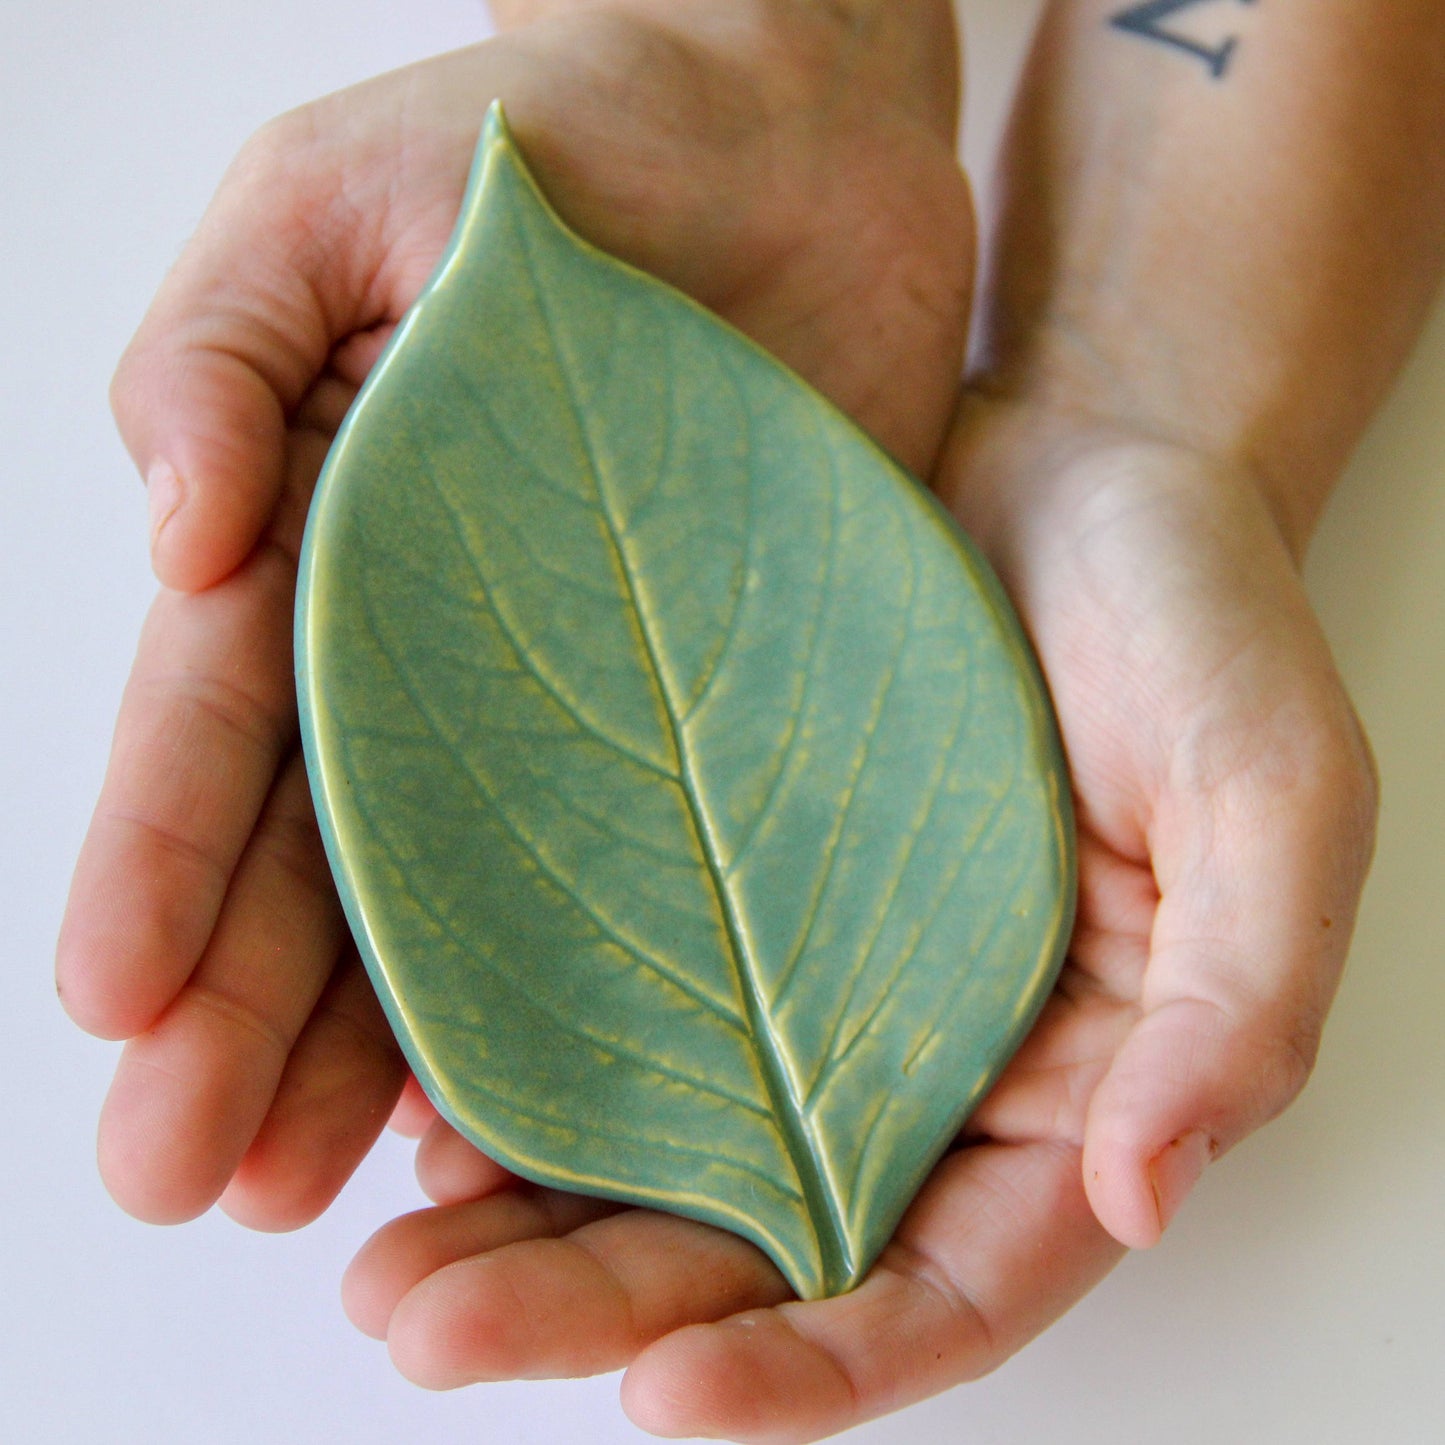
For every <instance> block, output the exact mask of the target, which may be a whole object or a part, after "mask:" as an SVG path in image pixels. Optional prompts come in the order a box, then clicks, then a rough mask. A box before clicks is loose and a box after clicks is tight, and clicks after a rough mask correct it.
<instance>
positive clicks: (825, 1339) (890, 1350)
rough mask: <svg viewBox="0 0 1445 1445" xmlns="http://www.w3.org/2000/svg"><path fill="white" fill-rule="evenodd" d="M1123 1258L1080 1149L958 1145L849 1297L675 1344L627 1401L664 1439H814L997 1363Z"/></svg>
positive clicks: (627, 1386) (628, 1390)
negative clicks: (1099, 1212) (1086, 1181)
mask: <svg viewBox="0 0 1445 1445" xmlns="http://www.w3.org/2000/svg"><path fill="white" fill-rule="evenodd" d="M1119 1254H1120V1249H1119V1246H1118V1245H1117V1244H1116V1243H1115V1242H1114V1241H1113V1240H1111V1239H1110V1238H1109V1237H1108V1236H1107V1235H1106V1234H1105V1233H1104V1231H1103V1230H1102V1229H1101V1228H1100V1226H1099V1224H1098V1222H1097V1221H1096V1220H1095V1219H1094V1217H1093V1215H1092V1213H1091V1212H1090V1209H1089V1205H1088V1201H1087V1200H1086V1198H1085V1196H1084V1192H1083V1188H1082V1185H1081V1181H1080V1177H1079V1156H1078V1152H1077V1151H1076V1150H1074V1149H1072V1148H1069V1147H1067V1146H1063V1145H1057V1144H1028V1145H1008V1146H1003V1145H993V1146H979V1147H976V1148H969V1149H965V1150H962V1151H960V1152H958V1153H956V1154H953V1155H951V1156H949V1157H947V1158H946V1159H945V1160H944V1161H943V1163H942V1164H941V1165H940V1166H939V1168H938V1169H937V1170H935V1172H934V1174H933V1176H932V1178H931V1179H930V1180H929V1183H928V1184H927V1186H926V1187H925V1188H924V1191H923V1193H922V1194H921V1195H920V1196H919V1197H918V1199H917V1200H916V1201H915V1203H914V1205H913V1207H912V1209H911V1210H910V1211H909V1213H908V1215H907V1216H906V1217H905V1219H904V1221H903V1224H902V1226H901V1227H900V1229H899V1232H898V1235H897V1237H896V1239H895V1242H894V1243H893V1244H892V1245H890V1246H889V1248H888V1249H887V1250H885V1252H884V1254H883V1256H882V1258H881V1259H880V1260H879V1262H878V1264H877V1265H875V1266H874V1268H873V1270H872V1271H871V1272H870V1273H869V1275H868V1277H867V1279H865V1280H864V1282H863V1283H862V1284H861V1285H860V1286H859V1287H858V1288H857V1289H856V1290H854V1291H853V1292H852V1293H851V1294H846V1295H842V1296H840V1297H839V1298H836V1299H831V1300H821V1301H816V1302H812V1303H807V1304H800V1303H798V1302H796V1301H794V1302H791V1303H788V1304H784V1305H781V1306H780V1307H778V1308H776V1309H771V1310H749V1311H748V1312H747V1313H744V1314H741V1315H737V1316H735V1317H733V1318H730V1319H724V1320H722V1321H720V1322H719V1323H716V1324H701V1325H697V1326H695V1327H693V1328H690V1329H683V1330H680V1331H679V1332H677V1333H675V1334H670V1335H668V1336H667V1337H666V1338H663V1339H662V1340H660V1341H659V1342H658V1343H656V1344H654V1345H653V1346H652V1347H651V1348H650V1349H647V1350H645V1351H644V1352H643V1353H642V1354H641V1355H640V1357H639V1358H638V1359H637V1360H636V1361H635V1362H634V1364H633V1365H632V1368H631V1369H630V1370H629V1371H628V1373H627V1376H626V1378H625V1379H624V1381H623V1385H622V1403H623V1407H624V1408H625V1409H626V1410H627V1413H628V1414H629V1415H630V1416H631V1417H632V1418H633V1420H635V1421H636V1422H637V1423H638V1424H639V1425H641V1426H642V1428H643V1429H645V1430H648V1431H651V1432H652V1433H653V1434H657V1435H663V1436H666V1437H668V1438H680V1437H690V1436H691V1437H695V1436H701V1437H705V1438H709V1439H712V1438H725V1439H729V1440H741V1441H768V1442H784V1441H806V1440H816V1439H819V1438H821V1437H822V1436H824V1435H828V1434H832V1433H833V1432H834V1431H837V1430H841V1429H845V1428H847V1427H848V1426H850V1425H855V1424H857V1423H859V1422H860V1421H863V1420H867V1419H870V1418H872V1417H874V1416H877V1415H881V1414H883V1413H885V1412H887V1411H890V1410H897V1409H901V1408H902V1407H903V1406H905V1405H908V1404H911V1403H913V1402H914V1401H916V1400H919V1399H922V1398H924V1397H925V1396H927V1395H930V1394H933V1393H936V1392H937V1391H939V1390H942V1389H945V1388H947V1387H949V1386H951V1385H954V1384H957V1383H959V1382H960V1381H963V1380H968V1379H973V1378H976V1377H977V1376H979V1375H982V1374H984V1373H986V1372H987V1371H988V1370H991V1369H993V1368H994V1367H995V1366H997V1365H998V1364H1000V1363H1001V1362H1002V1361H1003V1360H1005V1359H1006V1358H1007V1357H1008V1356H1009V1355H1010V1354H1012V1353H1013V1352H1014V1351H1015V1350H1017V1349H1019V1348H1020V1347H1021V1346H1022V1345H1023V1344H1025V1343H1026V1342H1027V1341H1028V1340H1030V1339H1031V1338H1032V1337H1033V1336H1034V1335H1035V1334H1037V1333H1038V1332H1039V1331H1040V1330H1042V1329H1043V1328H1044V1327H1045V1326H1046V1325H1048V1324H1049V1323H1051V1322H1052V1321H1053V1320H1054V1319H1056V1318H1057V1317H1058V1316H1059V1315H1060V1314H1062V1313H1063V1312H1064V1311H1065V1310H1066V1309H1068V1307H1069V1306H1070V1305H1071V1304H1073V1303H1074V1302H1075V1301H1076V1300H1078V1299H1079V1298H1080V1297H1081V1296H1082V1295H1084V1294H1085V1293H1086V1292H1087V1291H1088V1290H1089V1289H1090V1288H1091V1287H1092V1286H1093V1285H1094V1284H1096V1283H1097V1282H1098V1280H1099V1279H1100V1278H1102V1276H1103V1275H1104V1274H1105V1273H1106V1272H1107V1271H1108V1269H1109V1268H1110V1267H1111V1266H1112V1265H1113V1263H1114V1262H1115V1261H1116V1260H1117V1259H1118V1257H1119Z"/></svg>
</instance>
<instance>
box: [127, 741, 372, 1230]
mask: <svg viewBox="0 0 1445 1445" xmlns="http://www.w3.org/2000/svg"><path fill="white" fill-rule="evenodd" d="M344 931H345V922H344V920H343V918H342V916H341V909H340V906H339V904H338V903H337V901H336V895H335V892H334V890H333V887H332V884H331V876H330V873H329V871H328V869H327V865H326V858H325V855H324V853H323V851H322V847H321V839H320V836H319V835H318V833H317V829H316V822H315V818H314V815H313V813H312V810H311V799H310V794H309V791H308V788H307V783H306V773H305V769H304V767H303V766H302V763H301V759H300V757H299V755H297V756H295V757H293V758H292V760H291V762H290V764H289V765H288V766H287V767H286V769H285V770H284V771H283V772H282V774H281V776H280V778H279V780H278V781H277V785H276V788H275V790H274V791H273V793H272V795H271V797H270V799H269V800H268V802H267V805H266V808H265V811H264V812H263V813H262V815H261V818H260V821H259V823H258V824H257V827H256V832H255V835H254V837H253V838H252V839H251V842H250V843H249V845H248V846H247V848H246V850H245V853H244V855H243V856H242V858H241V860H240V864H239V866H238V867H237V869H236V873H235V877H234V879H233V881H232V884H231V888H230V892H229V893H228V895H227V898H226V902H225V905H224V907H223V908H222V910H221V914H220V918H219V920H218V922H217V925H216V929H215V933H214V935H213V936H212V938H211V940H210V943H209V944H208V946H207V947H206V950H205V953H204V955H203V956H202V958H201V961H200V963H199V965H198V966H197V968H196V970H195V973H194V974H193V975H192V977H191V979H190V980H189V982H188V983H187V984H186V986H185V987H184V988H183V989H182V990H181V992H180V993H179V995H178V996H177V998H176V999H175V1001H174V1002H173V1003H172V1004H171V1006H170V1007H169V1008H168V1009H167V1010H166V1011H165V1013H164V1014H163V1015H162V1016H161V1018H160V1019H159V1020H158V1021H157V1022H156V1023H155V1025H154V1026H153V1027H151V1028H150V1029H147V1030H146V1031H145V1032H144V1033H142V1034H140V1035H138V1036H137V1037H136V1038H133V1039H132V1040H131V1041H130V1043H129V1044H127V1045H126V1048H125V1049H124V1050H123V1052H122V1054H121V1058H120V1063H119V1065H118V1067H117V1069H116V1075H115V1079H114V1081H113V1083H112V1085H111V1089H110V1093H109V1095H108V1097H107V1099H106V1103H105V1108H104V1110H103V1111H102V1115H101V1125H100V1166H101V1173H102V1176H103V1177H104V1179H105V1182H106V1185H107V1187H108V1188H109V1189H110V1191H111V1193H112V1194H113V1195H114V1196H115V1198H116V1199H117V1201H118V1202H119V1203H120V1204H121V1205H122V1206H123V1207H124V1208H125V1209H127V1210H128V1211H129V1212H130V1213H132V1214H134V1215H136V1216H137V1217H138V1218H141V1219H145V1220H148V1221H150V1222H152V1223H158V1224H159V1223H174V1222H177V1221H179V1220H183V1219H190V1218H193V1217H194V1216H195V1215H197V1214H199V1213H201V1212H202V1211H204V1210H205V1209H208V1208H209V1207H210V1206H211V1205H212V1204H213V1203H214V1202H215V1201H216V1199H217V1198H218V1197H219V1195H220V1193H221V1191H222V1189H223V1188H224V1187H225V1185H226V1181H227V1180H228V1179H229V1178H230V1177H231V1175H232V1173H233V1172H234V1170H235V1168H236V1165H237V1164H238V1162H239V1161H240V1159H241V1157H242V1155H243V1154H244V1153H245V1152H246V1149H247V1148H248V1147H249V1145H250V1144H251V1141H252V1139H253V1138H254V1137H255V1134H256V1131H257V1129H258V1128H259V1127H260V1125H261V1121H262V1119H263V1118H264V1117H265V1116H266V1112H267V1110H268V1109H269V1108H270V1107H271V1101H272V1097H273V1095H274V1094H275V1091H276V1087H277V1084H278V1082H279V1080H280V1079H281V1076H282V1070H283V1069H284V1067H285V1065H286V1060H287V1057H288V1056H289V1054H290V1052H291V1047H292V1044H293V1043H294V1042H295V1040H296V1037H297V1035H298V1034H299V1032H300V1031H301V1028H302V1025H303V1024H304V1023H305V1021H306V1018H307V1015H308V1014H310V1012H311V1010H312V1007H313V1006H314V1004H315V1002H316V999H317V996H318V995H319V994H320V992H321V989H322V987H323V986H324V984H325V982H326V979H327V976H328V975H329V974H330V972H331V970H332V968H333V966H334V964H335V960H336V955H337V950H338V948H339V947H340V944H341V940H342V937H343V934H344Z"/></svg>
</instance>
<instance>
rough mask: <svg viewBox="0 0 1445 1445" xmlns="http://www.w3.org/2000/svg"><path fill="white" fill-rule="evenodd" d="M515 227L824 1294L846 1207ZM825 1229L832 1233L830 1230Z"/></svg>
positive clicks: (842, 1263) (841, 1259) (838, 1275)
mask: <svg viewBox="0 0 1445 1445" xmlns="http://www.w3.org/2000/svg"><path fill="white" fill-rule="evenodd" d="M513 220H514V225H515V226H516V231H517V234H518V240H519V242H520V250H521V252H522V255H523V258H524V259H525V262H526V266H527V272H528V278H529V279H530V281H531V283H532V293H533V295H534V296H535V297H536V298H537V306H538V309H539V311H540V312H541V314H542V319H543V321H544V322H545V324H546V329H547V336H548V340H549V341H550V342H551V346H552V351H553V355H554V357H555V360H556V368H557V374H558V376H559V377H560V378H561V381H562V386H563V390H564V392H565V394H566V397H567V402H568V405H569V408H570V409H571V412H572V416H573V420H574V422H575V424H576V426H577V431H578V435H579V437H580V439H581V442H582V449H583V453H584V455H585V456H586V458H587V464H588V467H589V469H590V470H591V473H592V480H593V484H594V486H595V488H596V492H597V499H598V502H599V504H600V508H601V515H602V520H603V524H604V526H605V528H606V531H607V536H608V540H609V543H610V545H611V548H612V552H613V555H614V557H615V559H616V563H617V570H618V572H619V574H620V576H621V578H622V582H623V586H624V587H625V588H626V590H627V599H628V602H629V604H630V605H631V608H632V612H633V615H634V617H635V618H636V620H637V630H638V635H639V637H640V638H641V641H642V646H643V649H644V651H645V652H646V654H647V662H648V667H649V669H650V671H651V673H652V677H653V681H654V682H655V684H656V686H657V691H658V696H659V698H660V700H661V702H662V706H663V711H664V713H665V714H666V717H667V723H668V727H669V730H670V732H671V735H672V742H673V748H674V751H675V754H676V757H677V760H678V779H677V782H678V786H679V788H680V789H681V792H682V795H683V797H684V799H685V800H686V802H687V808H688V815H689V819H690V821H691V823H692V828H693V833H694V836H695V837H696V839H697V845H698V852H699V853H700V855H701V856H702V859H703V863H704V865H705V866H706V868H707V870H708V874H709V877H710V879H711V882H712V887H713V892H714V895H715V896H716V898H717V901H718V906H719V911H720V912H721V914H722V919H723V926H724V929H725V931H726V933H727V939H728V946H729V950H730V952H731V954H732V962H733V968H734V970H735V972H736V974H737V977H738V981H739V984H740V992H741V993H742V998H743V1007H744V1010H745V1012H746V1016H747V1021H748V1025H749V1032H750V1034H751V1037H752V1040H753V1043H754V1051H755V1053H756V1055H757V1059H758V1062H759V1064H760V1066H761V1073H762V1076H763V1083H764V1086H765V1087H766V1089H767V1091H768V1096H769V1101H770V1103H771V1104H772V1109H773V1115H774V1118H775V1119H776V1121H777V1124H778V1132H779V1134H780V1135H781V1138H782V1142H783V1146H784V1148H785V1149H786V1151H787V1154H788V1157H789V1161H790V1162H791V1164H792V1166H793V1169H794V1172H795V1173H796V1174H797V1177H798V1183H799V1185H800V1186H801V1188H802V1192H803V1198H804V1201H805V1202H806V1205H807V1212H808V1216H809V1219H810V1221H811V1223H812V1225H813V1233H814V1238H815V1241H816V1243H817V1246H818V1254H819V1265H820V1283H822V1284H823V1285H824V1287H825V1288H830V1289H831V1288H836V1287H837V1285H838V1283H839V1282H840V1281H842V1280H844V1279H846V1278H847V1277H848V1276H849V1274H850V1270H851V1260H850V1258H849V1253H850V1251H849V1250H848V1248H847V1233H846V1229H845V1226H844V1222H843V1217H842V1210H841V1207H840V1203H839V1200H838V1198H837V1195H836V1193H835V1192H834V1190H833V1188H832V1187H831V1185H830V1182H829V1180H828V1177H827V1174H826V1172H825V1170H824V1168H823V1164H822V1160H821V1159H820V1157H819V1150H818V1147H817V1144H816V1143H815V1141H814V1140H813V1139H812V1137H811V1136H810V1134H809V1132H808V1130H807V1127H806V1125H805V1123H804V1120H803V1113H802V1108H801V1105H800V1103H799V1101H798V1099H797V1098H796V1097H795V1096H794V1092H793V1089H792V1086H791V1084H790V1082H789V1080H788V1075H787V1070H786V1067H785V1066H784V1063H783V1060H782V1058H781V1057H780V1055H779V1052H778V1047H777V1040H776V1038H775V1036H774V1034H773V1030H772V1027H771V1021H770V1019H769V1016H768V1012H767V1008H766V1005H765V1003H764V1000H763V995H762V985H761V979H760V976H759V969H758V965H757V962H756V960H755V958H754V956H753V951H752V949H751V947H750V946H749V941H748V937H747V930H746V929H745V927H744V926H743V923H742V920H741V918H740V917H739V916H738V909H737V905H736V902H735V900H734V899H733V896H732V891H731V889H730V887H729V886H728V882H727V878H726V875H725V873H724V872H723V869H722V866H721V864H720V862H719V849H718V845H717V836H716V831H715V828H714V824H713V821H712V818H711V816H710V815H709V812H708V809H707V805H706V804H705V803H704V802H703V800H702V797H701V796H700V794H699V791H698V787H697V783H696V780H695V779H694V777H693V770H692V758H691V754H690V751H689V749H688V746H687V742H686V737H685V734H684V731H683V727H682V722H681V712H680V710H679V708H678V706H677V702H676V700H675V699H674V698H673V696H672V690H671V688H670V687H669V686H668V681H667V676H666V672H665V670H664V668H663V666H662V662H661V659H660V657H659V656H658V653H657V647H656V644H655V643H654V641H653V637H652V630H651V628H650V627H649V624H648V610H647V609H646V608H645V607H644V606H643V602H642V599H641V597H640V596H639V594H638V590H637V585H636V581H635V579H634V572H633V567H632V566H631V564H630V562H629V559H628V555H627V549H626V545H625V542H624V538H623V534H622V530H621V529H620V528H619V526H618V523H617V518H616V516H615V514H614V511H613V507H612V501H611V498H610V496H609V494H608V488H607V484H606V480H605V477H604V471H603V468H602V466H601V465H600V464H599V461H598V452H597V447H596V445H595V443H594V441H593V437H592V432H591V428H590V427H589V425H588V421H587V414H586V411H585V409H584V407H583V405H582V402H581V398H580V397H578V395H577V392H576V388H575V386H574V384H573V380H572V374H571V371H570V369H569V368H568V366H567V365H566V363H565V361H564V359H563V357H562V354H561V352H562V345H561V339H560V332H559V329H558V326H557V322H556V319H555V317H554V316H553V314H552V309H551V306H550V305H549V304H548V298H547V294H546V288H545V286H543V285H542V284H541V281H540V278H539V277H538V274H537V265H536V258H535V257H534V255H533V253H532V242H531V238H530V237H529V236H528V235H527V234H526V229H527V228H526V227H525V226H524V225H522V224H519V223H518V222H517V219H516V218H515V217H514V218H513ZM825 1222H826V1226H827V1227H826V1228H824V1224H825Z"/></svg>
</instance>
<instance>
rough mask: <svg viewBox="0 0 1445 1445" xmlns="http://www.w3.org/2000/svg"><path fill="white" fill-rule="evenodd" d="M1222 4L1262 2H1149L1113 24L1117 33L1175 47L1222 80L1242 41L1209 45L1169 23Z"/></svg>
mask: <svg viewBox="0 0 1445 1445" xmlns="http://www.w3.org/2000/svg"><path fill="white" fill-rule="evenodd" d="M1221 3H1233V4H1235V5H1255V4H1257V3H1258V0H1145V3H1143V4H1141V5H1130V6H1129V7H1128V8H1127V9H1125V10H1120V11H1119V12H1118V14H1116V15H1111V16H1110V17H1109V24H1110V25H1112V26H1113V27H1114V29H1116V30H1124V31H1127V32H1128V33H1129V34H1130V35H1137V36H1139V37H1140V38H1141V39H1143V40H1152V41H1153V42H1154V43H1155V44H1156V45H1168V46H1171V47H1173V48H1174V49H1175V50H1178V51H1181V52H1182V53H1183V54H1185V55H1191V56H1193V57H1194V59H1196V60H1202V61H1203V62H1204V64H1205V65H1206V66H1208V67H1209V73H1210V74H1211V75H1212V76H1213V77H1214V78H1215V79H1216V80H1219V79H1221V78H1222V77H1223V76H1224V73H1225V72H1226V71H1227V70H1228V69H1229V62H1230V60H1231V59H1232V58H1233V56H1234V52H1235V49H1236V48H1237V47H1238V45H1239V37H1238V36H1237V35H1231V36H1230V37H1229V38H1228V39H1227V40H1224V41H1222V42H1221V43H1220V44H1218V45H1206V44H1204V43H1203V42H1202V41H1199V40H1194V39H1191V38H1190V37H1189V36H1188V35H1185V34H1181V33H1180V32H1179V31H1177V30H1171V29H1169V28H1168V24H1167V22H1168V21H1169V20H1170V19H1171V18H1172V17H1173V16H1175V15H1179V14H1181V13H1182V12H1184V11H1186V10H1193V9H1195V8H1196V7H1198V6H1200V5H1215V4H1221Z"/></svg>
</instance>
